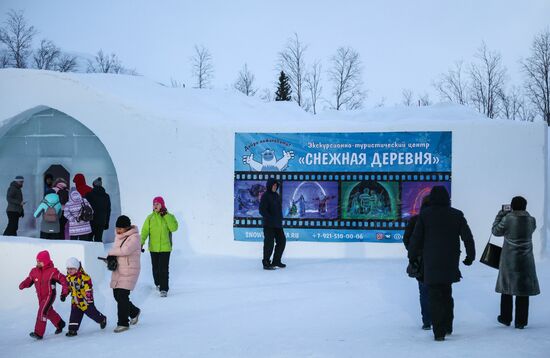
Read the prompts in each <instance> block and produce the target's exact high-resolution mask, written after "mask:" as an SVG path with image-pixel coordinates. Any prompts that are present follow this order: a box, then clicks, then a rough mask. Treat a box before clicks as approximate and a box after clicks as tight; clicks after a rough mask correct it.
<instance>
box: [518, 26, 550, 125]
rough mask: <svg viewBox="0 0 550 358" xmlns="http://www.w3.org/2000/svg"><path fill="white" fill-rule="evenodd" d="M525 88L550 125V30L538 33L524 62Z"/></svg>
mask: <svg viewBox="0 0 550 358" xmlns="http://www.w3.org/2000/svg"><path fill="white" fill-rule="evenodd" d="M522 67H523V72H524V73H525V75H526V76H527V78H526V80H525V89H526V90H527V95H528V96H529V99H530V101H531V102H532V103H533V105H534V106H535V107H536V109H537V111H538V112H539V114H540V116H541V117H542V118H543V120H544V121H546V123H547V124H548V125H549V126H550V30H546V31H544V32H542V33H540V34H538V35H537V36H536V37H535V39H534V40H533V43H532V45H531V56H529V57H528V58H527V59H526V60H525V61H523V62H522Z"/></svg>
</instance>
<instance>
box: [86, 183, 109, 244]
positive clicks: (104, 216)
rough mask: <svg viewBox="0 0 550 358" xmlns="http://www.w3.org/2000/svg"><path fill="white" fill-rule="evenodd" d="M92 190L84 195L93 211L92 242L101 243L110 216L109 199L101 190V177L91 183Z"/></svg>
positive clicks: (107, 227)
mask: <svg viewBox="0 0 550 358" xmlns="http://www.w3.org/2000/svg"><path fill="white" fill-rule="evenodd" d="M93 186H94V187H93V189H92V191H91V192H89V193H88V195H86V199H87V200H88V201H89V202H90V205H91V206H92V209H94V219H93V220H92V222H91V224H92V241H94V242H102V241H103V231H105V230H107V229H109V218H110V216H111V198H110V197H109V194H107V193H106V192H105V189H104V188H103V181H102V179H101V177H99V178H97V179H96V180H94V182H93Z"/></svg>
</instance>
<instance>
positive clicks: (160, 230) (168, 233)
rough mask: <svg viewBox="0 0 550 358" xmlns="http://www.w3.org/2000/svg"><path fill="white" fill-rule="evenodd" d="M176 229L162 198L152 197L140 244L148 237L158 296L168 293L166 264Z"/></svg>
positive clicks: (174, 220)
mask: <svg viewBox="0 0 550 358" xmlns="http://www.w3.org/2000/svg"><path fill="white" fill-rule="evenodd" d="M177 229H178V221H177V220H176V217H175V216H174V215H172V214H170V213H169V212H168V209H166V205H165V203H164V199H163V198H162V197H161V196H157V197H156V198H154V199H153V212H152V213H151V214H150V215H149V216H147V219H145V222H144V223H143V227H142V229H141V246H143V245H144V244H145V241H147V239H149V252H150V253H151V264H152V266H153V279H154V280H155V286H156V287H157V290H159V291H160V297H166V296H167V295H168V266H169V264H170V252H171V251H172V233H173V232H175V231H176V230H177Z"/></svg>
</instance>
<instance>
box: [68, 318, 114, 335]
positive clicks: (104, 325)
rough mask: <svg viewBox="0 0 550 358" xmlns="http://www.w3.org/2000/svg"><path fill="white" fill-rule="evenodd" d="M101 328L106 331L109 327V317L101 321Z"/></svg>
mask: <svg viewBox="0 0 550 358" xmlns="http://www.w3.org/2000/svg"><path fill="white" fill-rule="evenodd" d="M99 327H100V328H101V329H105V327H107V317H103V321H101V323H100V324H99ZM69 332H70V331H69Z"/></svg>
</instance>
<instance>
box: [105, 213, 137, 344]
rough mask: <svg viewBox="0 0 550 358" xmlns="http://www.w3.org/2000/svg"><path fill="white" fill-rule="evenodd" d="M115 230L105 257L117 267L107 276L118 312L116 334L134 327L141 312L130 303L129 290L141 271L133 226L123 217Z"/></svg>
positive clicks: (132, 287) (120, 217)
mask: <svg viewBox="0 0 550 358" xmlns="http://www.w3.org/2000/svg"><path fill="white" fill-rule="evenodd" d="M115 230H116V236H115V242H114V243H113V247H112V248H111V250H110V251H109V256H115V257H116V258H117V268H116V270H115V271H113V274H112V276H111V288H112V289H113V296H114V297H115V300H116V302H117V309H118V323H117V327H116V328H115V333H119V332H124V331H127V330H128V329H129V328H130V326H129V325H130V324H132V325H134V324H136V323H137V322H138V318H139V314H140V312H141V311H140V309H139V308H137V307H136V306H134V304H133V303H132V302H131V301H130V291H132V290H133V289H134V288H135V287H136V282H137V280H138V277H139V271H140V269H141V264H140V259H141V238H140V237H139V231H138V229H137V227H136V226H134V225H132V223H131V222H130V218H128V217H127V216H125V215H121V216H119V217H118V219H117V221H116V229H115ZM128 318H130V320H128Z"/></svg>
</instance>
